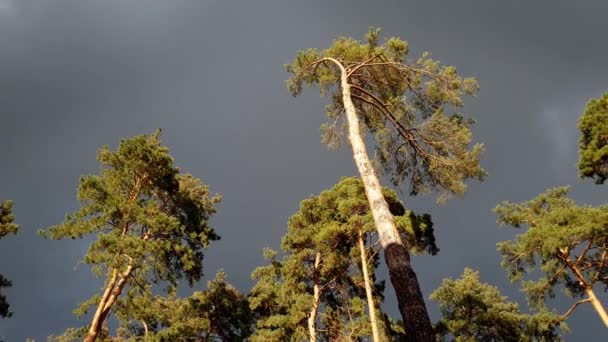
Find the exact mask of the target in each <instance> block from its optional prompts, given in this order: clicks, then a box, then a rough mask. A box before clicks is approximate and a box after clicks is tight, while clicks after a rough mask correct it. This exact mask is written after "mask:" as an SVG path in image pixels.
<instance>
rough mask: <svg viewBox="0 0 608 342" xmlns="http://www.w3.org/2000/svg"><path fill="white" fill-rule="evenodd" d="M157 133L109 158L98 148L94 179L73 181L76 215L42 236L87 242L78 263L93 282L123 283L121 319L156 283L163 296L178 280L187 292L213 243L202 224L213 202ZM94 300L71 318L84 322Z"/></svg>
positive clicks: (121, 147)
mask: <svg viewBox="0 0 608 342" xmlns="http://www.w3.org/2000/svg"><path fill="white" fill-rule="evenodd" d="M159 133H160V132H159V131H157V132H156V133H155V134H153V135H150V136H148V135H141V136H137V137H134V138H130V139H126V140H122V141H121V143H120V145H119V147H118V149H117V150H116V151H112V150H110V148H109V147H108V146H105V147H103V148H101V149H100V150H99V152H98V157H97V158H98V160H99V162H100V164H101V169H100V172H99V175H89V176H85V177H82V178H81V180H80V185H79V188H78V199H79V200H80V203H81V207H80V209H79V210H78V211H76V213H74V214H72V215H68V216H67V217H66V219H65V221H64V222H63V223H62V224H60V225H57V226H53V227H51V228H49V229H48V230H46V231H41V234H42V235H43V236H45V237H48V238H51V239H64V238H71V239H77V238H81V237H83V236H85V235H89V234H94V235H95V236H96V240H95V241H94V242H93V243H92V244H91V245H90V247H89V250H88V252H87V253H86V255H85V256H84V258H83V262H84V263H87V264H90V265H92V268H93V271H94V272H95V274H97V275H98V276H101V275H103V274H108V281H109V280H110V278H111V274H113V273H116V274H120V276H121V277H122V278H124V279H125V280H126V282H127V283H126V284H127V285H126V287H125V291H122V293H123V294H124V296H123V298H121V299H120V300H119V302H118V304H117V305H118V306H120V307H122V308H123V310H125V312H129V310H128V309H125V308H124V307H125V305H127V303H134V299H135V298H136V297H140V296H144V295H145V293H146V289H148V288H149V287H150V284H156V283H161V282H163V283H165V284H167V285H168V289H170V288H171V287H173V286H175V285H176V284H177V281H178V279H180V278H182V277H185V278H186V279H187V280H188V282H189V283H190V284H192V283H193V282H194V281H198V280H199V279H200V278H201V276H202V274H203V273H202V271H203V264H202V262H203V249H204V248H206V247H207V245H208V244H209V242H210V241H213V240H217V239H219V236H218V235H217V234H216V233H215V230H214V229H213V228H212V227H211V226H209V224H208V219H209V217H210V215H211V214H213V213H214V212H215V209H214V206H215V204H216V203H218V202H219V200H220V197H219V196H217V195H215V196H212V195H210V192H209V189H208V187H207V186H206V185H204V184H202V183H201V182H200V180H198V179H196V178H194V177H193V176H192V175H189V174H182V173H180V172H179V169H178V168H177V167H175V166H174V165H173V158H172V157H171V155H170V154H169V150H168V149H167V147H165V146H162V145H161V142H160V140H159V137H158V136H159ZM129 270H130V271H129ZM119 291H120V290H119ZM97 298H99V297H97ZM97 298H93V299H92V300H90V301H88V302H85V305H84V306H81V307H80V308H79V309H78V310H77V313H78V314H86V313H87V310H88V307H89V305H94V304H97V302H98V299H97Z"/></svg>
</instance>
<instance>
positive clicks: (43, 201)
mask: <svg viewBox="0 0 608 342" xmlns="http://www.w3.org/2000/svg"><path fill="white" fill-rule="evenodd" d="M606 13H608V2H606V1H602V0H597V1H565V0H564V1H562V0H542V1H541V0H537V1H529V0H528V1H527V0H520V1H519V0H508V1H504V0H503V1H491V0H476V1H474V0H461V1H436V0H420V1H353V0H350V1H347V0H343V1H329V0H325V1H322V0H318V1H317V0H315V1H313V0H308V1H302V0H300V1H292V0H289V1H288V0H276V1H261V0H258V1H245V0H242V1H228V0H215V1H205V0H190V1H186V0H163V1H161V0H97V1H94V0H0V148H1V151H2V152H1V155H0V199H12V200H14V201H15V214H16V217H17V222H18V223H19V224H21V231H20V233H19V235H18V236H10V237H6V238H4V239H2V241H0V272H1V273H2V274H4V275H5V276H6V277H7V278H9V279H11V280H12V281H13V283H14V287H13V288H11V289H9V290H8V291H6V293H7V294H8V297H9V301H10V303H11V306H12V309H13V311H14V312H15V314H14V317H13V318H11V319H0V337H2V338H4V339H5V340H6V341H9V342H12V341H23V340H24V339H25V338H27V337H31V338H36V339H37V340H38V341H44V340H45V339H46V336H47V335H49V334H52V333H60V332H62V331H63V330H65V329H66V328H68V327H71V326H79V325H82V324H86V322H84V321H80V322H79V321H77V320H76V319H75V318H74V316H73V315H72V309H73V308H75V307H76V305H77V303H79V302H80V301H82V300H84V299H87V298H88V297H90V296H91V295H92V294H93V293H95V292H97V291H98V290H99V286H100V283H99V281H98V280H96V279H95V278H94V276H93V275H92V274H91V272H90V271H89V269H88V267H87V266H86V265H79V264H78V262H79V260H80V259H81V257H82V255H83V254H84V253H85V251H86V249H87V247H88V245H87V241H65V242H64V241H48V240H44V239H42V238H40V237H38V236H37V234H36V231H37V230H38V229H41V228H46V227H48V226H50V225H53V224H57V223H60V222H61V221H62V219H63V218H64V217H65V214H66V213H69V212H72V211H74V210H75V209H76V208H77V206H78V203H77V201H76V196H75V193H76V186H77V183H78V179H79V177H80V176H81V175H83V174H90V173H95V172H97V170H98V165H97V162H96V160H95V156H96V150H97V149H98V148H99V147H100V146H102V145H104V144H109V145H110V146H112V147H115V146H116V145H117V143H118V142H119V140H120V139H121V138H126V137H130V136H133V135H137V134H142V133H150V132H152V131H153V130H154V129H156V128H158V127H160V128H162V129H163V136H162V139H163V141H164V143H165V144H166V145H168V146H169V147H170V149H171V152H172V154H173V156H174V157H175V160H176V163H177V164H178V166H179V167H180V168H181V169H182V170H183V171H186V172H190V173H192V174H194V175H195V176H196V177H199V178H201V179H202V180H203V181H204V182H205V183H207V184H209V185H210V187H211V189H212V190H213V191H215V192H218V193H220V194H221V195H222V196H223V201H222V203H221V205H220V206H219V211H218V213H217V214H216V215H215V216H214V218H213V225H214V226H215V227H216V229H217V231H218V232H219V233H220V234H221V235H222V239H221V240H220V241H218V242H215V243H213V244H212V245H211V246H210V248H209V250H208V252H207V254H206V258H205V273H206V276H213V275H214V274H215V272H216V270H217V269H219V268H223V269H224V270H225V271H226V272H227V273H228V277H229V280H230V281H231V282H232V283H234V284H235V285H236V286H237V287H238V288H239V289H240V290H242V291H244V292H247V291H248V290H249V289H250V288H251V286H252V281H251V280H250V273H251V271H252V270H253V269H254V268H255V267H256V266H259V265H261V264H263V258H262V249H263V248H264V247H267V246H269V247H274V248H278V246H279V242H280V238H281V236H282V235H283V234H284V232H285V229H286V222H287V219H288V217H289V216H291V215H292V214H293V213H295V211H296V210H297V208H298V203H299V201H300V200H302V199H304V198H306V197H308V196H310V195H311V194H317V193H318V192H319V191H321V190H323V189H326V188H328V187H331V186H332V185H333V184H335V183H336V182H337V181H338V180H339V178H340V177H341V176H350V175H354V174H355V168H354V164H353V162H352V158H351V156H350V151H349V150H348V145H346V147H347V148H345V149H344V150H342V151H339V152H333V151H328V150H327V149H326V148H325V147H324V146H323V145H322V144H321V143H320V142H319V125H320V124H321V123H322V120H323V108H324V105H325V100H324V99H320V98H319V96H318V92H317V90H316V89H311V90H308V91H305V92H304V94H303V95H302V96H300V97H298V98H292V97H291V96H290V95H289V93H288V92H287V90H286V88H285V84H284V80H285V79H286V78H287V77H288V74H287V73H285V72H284V69H283V65H284V64H285V63H288V62H289V61H290V59H291V58H292V57H293V56H294V55H295V53H296V51H297V50H299V49H304V48H309V47H318V48H324V47H327V46H328V45H329V44H330V43H331V41H332V40H333V39H334V38H336V37H337V36H339V35H349V36H353V37H357V38H361V37H363V35H364V33H365V32H366V31H367V28H368V26H370V25H374V26H381V27H382V28H383V31H384V32H385V34H387V35H394V36H399V37H401V38H403V39H405V40H407V41H408V42H409V43H410V47H411V48H412V50H413V53H414V55H417V54H420V53H421V52H422V51H430V52H431V53H432V55H433V56H434V57H435V58H437V59H439V60H441V61H442V62H445V63H448V64H452V65H455V66H456V67H457V68H458V70H459V71H460V73H461V74H463V75H465V76H474V77H476V78H477V79H478V80H479V82H480V85H481V91H480V92H479V95H478V97H477V98H474V99H470V100H467V102H466V112H467V115H468V116H470V117H473V118H475V119H476V120H477V124H476V125H475V127H474V131H473V134H474V137H475V140H476V141H480V142H484V143H485V145H486V153H485V155H484V157H483V166H484V167H485V168H486V169H487V170H488V172H489V177H488V178H487V180H486V181H485V182H483V183H481V184H472V185H471V187H470V191H469V192H468V193H467V194H466V195H465V196H464V197H463V198H460V199H454V200H452V201H450V202H448V203H447V204H446V205H442V206H439V205H437V204H435V199H434V198H433V197H432V196H424V197H415V198H410V197H407V196H403V200H404V201H405V203H406V205H407V206H408V207H409V208H414V209H416V210H418V211H419V212H423V211H424V212H429V213H431V214H432V215H433V219H434V221H435V227H436V234H437V238H438V243H439V246H440V248H441V252H440V253H439V255H438V256H434V257H429V256H426V257H416V258H415V259H414V266H415V270H416V272H417V273H418V276H419V279H420V281H421V285H422V287H423V291H424V294H425V296H426V297H428V295H429V294H430V293H431V291H432V290H433V289H435V288H437V287H438V286H439V285H440V283H441V280H442V279H443V278H445V277H455V276H458V275H460V274H461V273H462V271H463V269H464V267H466V266H470V267H473V268H475V269H478V270H480V272H481V278H482V280H484V281H487V282H490V283H492V284H495V285H497V286H498V287H499V288H500V289H501V291H503V293H504V294H506V295H509V296H511V297H512V298H514V299H516V300H518V301H519V302H520V304H521V305H522V306H523V307H526V303H525V299H524V298H523V297H522V296H521V294H520V293H519V291H518V285H516V284H510V283H509V282H508V280H507V278H506V273H505V272H504V271H503V270H502V269H501V268H500V266H499V262H500V257H499V255H498V253H497V252H496V243H497V242H499V241H503V240H506V239H511V238H513V237H514V236H515V234H516V233H517V231H516V230H514V229H510V228H499V227H498V226H497V225H496V223H495V216H494V214H493V213H492V212H491V209H492V208H493V207H494V206H495V205H496V204H497V203H499V202H500V201H503V200H510V201H521V200H525V199H530V198H532V197H534V196H535V195H536V194H538V193H539V192H542V191H544V190H545V189H547V188H549V187H553V186H560V185H566V184H570V185H572V187H573V189H572V196H573V197H574V198H575V199H577V200H578V201H580V202H582V203H590V204H599V203H601V202H602V201H605V200H606V198H607V197H606V194H607V191H608V188H607V187H606V185H605V186H603V187H600V186H595V185H593V184H592V182H591V181H583V180H579V179H578V178H577V170H576V162H577V138H578V133H577V130H576V121H577V118H578V117H579V115H580V114H581V113H582V110H583V108H584V105H585V103H586V102H587V100H588V99H589V98H590V97H599V96H601V95H602V94H603V93H604V92H606V91H607V90H608V66H607V61H608V45H607V44H606V33H607V32H608V21H606ZM204 287H205V283H204V282H203V283H201V284H199V285H198V287H197V288H198V289H202V288H204ZM559 297H560V298H561V300H558V301H556V302H555V303H552V305H553V307H555V308H557V309H559V310H562V311H563V310H565V309H566V308H567V307H569V305H570V304H571V303H572V300H571V299H567V298H565V297H563V296H562V295H561V294H560V295H559ZM601 300H602V301H603V302H604V304H605V305H608V296H606V295H604V294H602V296H601ZM428 306H429V309H430V311H431V315H432V318H433V320H436V319H437V318H438V316H439V315H438V308H437V306H436V304H435V303H434V302H431V301H428ZM385 307H386V308H387V309H388V310H389V311H390V312H392V313H397V311H396V302H395V300H394V297H393V294H392V293H390V292H389V293H388V296H387V301H386V304H385ZM568 323H569V326H570V327H571V329H572V331H573V332H572V333H571V334H570V335H568V336H566V337H567V338H568V340H572V341H574V340H581V341H582V340H590V341H591V340H595V341H597V340H601V339H603V338H605V337H606V336H608V333H607V330H606V329H605V328H603V327H602V324H601V322H600V320H599V318H598V317H597V316H596V315H595V313H594V312H593V310H592V308H591V307H590V305H586V306H582V307H580V308H579V309H577V311H576V312H575V313H574V314H573V315H572V316H571V318H570V319H569V320H568Z"/></svg>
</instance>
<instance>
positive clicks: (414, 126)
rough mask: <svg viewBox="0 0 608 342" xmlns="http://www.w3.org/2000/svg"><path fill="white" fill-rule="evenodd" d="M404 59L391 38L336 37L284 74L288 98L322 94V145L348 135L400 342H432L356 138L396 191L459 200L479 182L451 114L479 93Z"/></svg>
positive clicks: (429, 65) (418, 294)
mask: <svg viewBox="0 0 608 342" xmlns="http://www.w3.org/2000/svg"><path fill="white" fill-rule="evenodd" d="M408 52H409V51H408V45H407V43H406V42H404V41H402V40H400V39H398V38H390V39H388V40H386V41H385V42H383V43H380V42H379V30H374V29H370V32H369V33H368V35H367V44H366V43H361V42H359V41H357V40H355V39H352V38H345V37H341V38H338V39H337V40H336V41H334V43H333V44H332V46H331V47H330V48H328V49H327V50H324V51H318V50H316V49H309V50H305V51H300V52H299V53H298V54H297V56H296V58H295V60H294V61H293V63H291V64H289V65H287V66H286V68H287V71H288V72H290V73H292V74H293V77H292V78H291V79H290V80H289V81H288V88H289V90H290V91H291V93H292V94H293V95H294V96H297V95H298V94H300V92H301V91H302V87H303V85H318V86H319V88H320V90H321V94H322V95H326V94H328V93H330V95H329V96H330V98H331V103H330V104H329V105H328V106H327V116H328V118H329V122H328V123H326V124H324V125H323V126H322V127H321V129H322V132H323V141H324V142H326V143H328V144H329V145H330V146H333V147H337V146H339V145H340V143H341V139H342V136H344V135H345V131H347V132H348V141H349V143H350V146H351V147H352V150H353V157H354V160H355V164H356V166H357V168H358V170H359V173H360V175H361V177H362V179H363V183H364V184H365V192H366V196H367V200H368V202H369V203H370V207H371V210H372V214H373V217H374V221H375V226H376V229H377V231H378V234H379V238H380V242H381V244H382V247H383V249H384V256H385V261H386V264H387V267H388V269H389V274H390V278H391V282H392V284H393V287H394V288H395V292H396V294H397V301H398V303H399V310H400V312H401V315H402V317H403V320H404V324H405V327H406V331H407V333H408V339H410V340H416V341H432V340H433V339H434V337H433V331H432V325H431V321H430V319H429V317H428V313H427V310H426V306H425V304H424V297H423V295H422V291H421V290H420V285H419V284H418V280H417V277H416V274H415V272H414V270H413V269H412V266H411V263H410V256H409V254H408V251H407V248H406V247H405V245H404V243H403V241H402V240H401V237H400V234H399V232H398V230H397V227H396V225H395V222H394V218H393V215H391V213H390V211H389V208H388V205H387V203H386V201H385V200H384V198H383V196H382V187H381V185H380V182H379V180H378V177H377V175H376V171H375V170H374V167H373V165H372V162H371V160H370V158H369V157H368V152H367V148H366V145H365V140H364V135H365V134H366V133H368V132H369V133H371V134H374V137H375V139H373V140H372V143H373V145H374V147H375V150H376V156H377V157H378V158H377V162H378V163H379V164H380V165H381V166H382V169H383V170H384V171H385V173H386V174H387V175H389V176H390V177H391V179H392V180H393V182H394V183H395V184H397V185H398V184H401V183H402V182H404V181H407V182H409V184H410V190H411V193H413V194H416V193H419V192H428V191H439V192H440V194H441V196H440V199H444V198H446V197H447V196H449V195H451V194H462V193H464V191H465V190H466V185H465V183H464V181H465V180H466V179H469V178H474V179H481V178H483V176H484V175H485V172H484V171H483V170H482V169H481V167H480V165H479V155H480V153H481V151H482V146H481V145H475V146H473V147H472V148H469V147H470V146H469V145H470V142H471V132H470V126H471V123H472V122H471V121H470V120H465V119H464V118H463V115H462V113H460V111H459V109H460V108H461V107H462V105H463V102H462V96H463V95H472V94H474V93H475V92H476V90H477V88H478V87H477V82H476V81H475V80H474V79H470V78H464V79H463V78H461V77H460V76H459V75H458V74H457V72H456V69H455V68H454V67H452V66H441V65H440V64H439V62H437V61H434V60H433V59H431V58H430V56H429V55H428V54H427V53H425V54H423V55H422V57H420V58H419V59H418V60H416V61H410V60H407V59H406V58H407V55H408ZM343 114H344V115H343ZM345 122H346V126H347V128H346V129H344V128H345V127H344V126H345ZM360 122H363V130H362V129H361V127H360Z"/></svg>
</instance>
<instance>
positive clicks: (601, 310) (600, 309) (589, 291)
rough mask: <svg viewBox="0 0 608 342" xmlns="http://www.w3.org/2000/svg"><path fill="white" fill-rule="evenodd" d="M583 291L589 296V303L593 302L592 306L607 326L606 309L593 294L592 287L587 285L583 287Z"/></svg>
mask: <svg viewBox="0 0 608 342" xmlns="http://www.w3.org/2000/svg"><path fill="white" fill-rule="evenodd" d="M585 293H586V294H587V298H589V300H590V301H591V304H593V308H594V309H595V311H596V312H597V314H598V315H599V316H600V318H601V319H602V322H604V325H605V326H606V327H607V328H608V314H606V309H604V306H603V305H602V303H601V302H600V301H599V299H597V297H596V296H595V293H594V292H593V289H592V288H591V287H587V288H586V289H585Z"/></svg>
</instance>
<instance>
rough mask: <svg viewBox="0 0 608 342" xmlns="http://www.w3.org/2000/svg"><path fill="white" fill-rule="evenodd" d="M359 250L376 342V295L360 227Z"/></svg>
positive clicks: (377, 336) (370, 319)
mask: <svg viewBox="0 0 608 342" xmlns="http://www.w3.org/2000/svg"><path fill="white" fill-rule="evenodd" d="M359 252H360V253H361V269H362V270H363V280H364V282H365V294H366V295H367V309H368V310H369V321H370V323H371V325H372V337H373V339H374V342H380V335H379V334H378V321H377V320H376V307H375V305H374V296H373V295H372V285H371V280H370V279H369V274H368V272H367V256H366V253H365V243H364V242H363V232H361V229H359Z"/></svg>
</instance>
